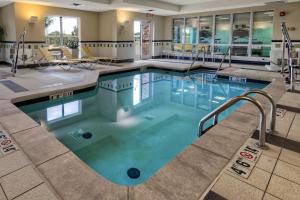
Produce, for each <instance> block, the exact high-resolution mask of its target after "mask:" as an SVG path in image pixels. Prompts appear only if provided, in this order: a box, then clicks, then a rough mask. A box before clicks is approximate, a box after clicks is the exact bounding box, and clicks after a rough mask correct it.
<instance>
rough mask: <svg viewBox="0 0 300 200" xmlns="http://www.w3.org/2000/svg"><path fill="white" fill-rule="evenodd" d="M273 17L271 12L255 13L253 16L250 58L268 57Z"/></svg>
mask: <svg viewBox="0 0 300 200" xmlns="http://www.w3.org/2000/svg"><path fill="white" fill-rule="evenodd" d="M273 16H274V12H273V11H267V12H255V13H254V14H253V36H252V44H253V47H252V56H258V57H269V56H270V51H271V44H272V32H273Z"/></svg>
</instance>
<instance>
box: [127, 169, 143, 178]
mask: <svg viewBox="0 0 300 200" xmlns="http://www.w3.org/2000/svg"><path fill="white" fill-rule="evenodd" d="M127 175H128V176H129V178H132V179H137V178H139V177H140V175H141V172H140V170H138V169H137V168H130V169H128V170H127Z"/></svg>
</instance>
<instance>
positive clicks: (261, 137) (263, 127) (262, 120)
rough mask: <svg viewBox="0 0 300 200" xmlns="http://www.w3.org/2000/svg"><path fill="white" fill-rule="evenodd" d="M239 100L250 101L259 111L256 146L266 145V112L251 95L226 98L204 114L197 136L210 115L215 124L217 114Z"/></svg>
mask: <svg viewBox="0 0 300 200" xmlns="http://www.w3.org/2000/svg"><path fill="white" fill-rule="evenodd" d="M241 100H245V101H249V102H251V103H252V104H254V105H255V106H256V107H257V108H258V109H259V111H260V128H259V142H258V143H257V146H258V147H259V148H264V147H265V146H266V145H265V143H266V114H265V111H264V109H263V107H262V105H261V103H259V102H258V101H257V100H256V99H254V98H252V97H248V96H236V97H233V98H231V99H230V100H228V101H227V102H225V103H224V104H223V105H221V106H219V107H218V108H216V109H215V110H214V111H212V112H211V113H209V114H208V115H206V116H205V117H204V118H202V119H201V121H200V122H199V133H198V136H199V137H200V136H201V134H202V133H203V126H204V124H205V123H206V122H207V121H208V120H209V119H211V118H212V117H214V123H213V125H216V124H217V123H218V115H219V114H220V113H221V112H223V111H225V110H226V109H228V108H229V107H230V106H232V105H234V104H236V103H237V102H239V101H241Z"/></svg>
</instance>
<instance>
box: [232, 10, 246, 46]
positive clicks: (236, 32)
mask: <svg viewBox="0 0 300 200" xmlns="http://www.w3.org/2000/svg"><path fill="white" fill-rule="evenodd" d="M249 35H250V13H239V14H234V15H233V29H232V43H233V44H247V45H248V43H249Z"/></svg>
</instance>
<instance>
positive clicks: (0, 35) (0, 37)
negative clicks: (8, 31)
mask: <svg viewBox="0 0 300 200" xmlns="http://www.w3.org/2000/svg"><path fill="white" fill-rule="evenodd" d="M4 35H5V31H4V28H2V27H1V26H0V41H3V40H4Z"/></svg>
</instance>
